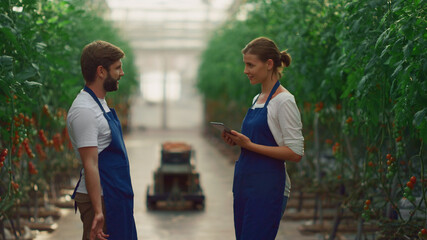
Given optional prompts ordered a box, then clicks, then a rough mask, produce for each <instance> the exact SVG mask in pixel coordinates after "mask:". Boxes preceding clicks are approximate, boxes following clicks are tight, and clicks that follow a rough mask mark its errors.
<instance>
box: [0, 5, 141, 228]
mask: <svg viewBox="0 0 427 240" xmlns="http://www.w3.org/2000/svg"><path fill="white" fill-rule="evenodd" d="M98 11H100V10H95V9H93V8H90V7H88V6H87V2H86V1H83V0H77V1H72V2H70V1H62V0H54V1H51V0H26V1H20V0H9V1H1V4H0V38H1V39H2V41H1V42H0V150H1V152H0V198H1V201H0V216H1V217H0V219H1V220H4V219H7V218H9V217H12V216H14V215H15V214H14V212H15V211H16V210H17V209H18V208H19V205H20V204H30V205H34V206H38V205H37V201H35V199H34V198H31V197H29V196H30V195H31V196H38V195H40V194H44V193H46V194H47V195H49V196H50V197H52V198H54V197H56V191H57V190H58V189H57V188H58V187H60V186H62V185H67V184H69V181H70V179H69V177H68V178H67V176H70V175H75V174H77V172H78V170H79V168H80V166H79V161H78V160H77V158H76V157H75V155H74V152H73V150H72V148H71V147H70V146H71V143H70V140H69V137H68V132H67V130H66V116H67V110H66V109H68V108H69V107H70V105H71V103H72V101H73V99H74V98H75V96H76V95H77V93H78V92H79V91H80V90H81V89H82V88H83V86H84V81H83V79H82V76H81V72H80V63H79V59H80V54H81V50H82V49H83V47H84V46H85V45H86V44H88V43H89V42H92V41H94V40H99V39H102V40H105V41H109V42H112V43H113V44H115V45H117V46H119V47H120V48H122V49H123V50H124V52H125V53H126V58H124V59H123V63H124V64H123V68H124V71H125V72H126V75H125V76H124V77H123V78H124V79H125V81H123V83H121V84H120V91H118V92H117V93H114V94H112V95H111V99H110V106H111V107H114V106H123V107H121V111H118V114H119V115H120V114H126V115H127V108H129V104H130V96H131V94H132V89H135V84H136V83H137V76H136V70H135V67H134V65H133V56H132V51H131V48H130V47H129V44H128V43H127V42H126V41H124V40H123V39H122V38H121V36H119V35H118V33H117V32H118V31H117V29H115V27H114V26H113V24H112V23H111V22H109V21H107V20H105V19H103V18H102V17H101V16H102V14H101V13H100V12H98ZM119 117H122V116H119ZM124 117H127V116H124ZM38 193H40V194H38ZM34 201H35V202H34Z"/></svg>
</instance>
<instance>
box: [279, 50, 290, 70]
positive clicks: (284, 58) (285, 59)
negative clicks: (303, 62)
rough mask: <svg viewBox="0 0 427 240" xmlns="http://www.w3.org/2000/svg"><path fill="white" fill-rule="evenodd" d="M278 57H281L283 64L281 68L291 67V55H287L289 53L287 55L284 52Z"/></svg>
mask: <svg viewBox="0 0 427 240" xmlns="http://www.w3.org/2000/svg"><path fill="white" fill-rule="evenodd" d="M280 55H281V57H280V60H281V61H282V62H283V66H284V67H289V65H291V62H292V58H291V55H289V53H287V52H286V51H282V52H281V53H280Z"/></svg>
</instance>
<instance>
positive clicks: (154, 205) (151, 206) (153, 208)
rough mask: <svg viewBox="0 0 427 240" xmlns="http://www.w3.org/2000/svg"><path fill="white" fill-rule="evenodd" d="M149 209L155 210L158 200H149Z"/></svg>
mask: <svg viewBox="0 0 427 240" xmlns="http://www.w3.org/2000/svg"><path fill="white" fill-rule="evenodd" d="M147 209H148V210H155V209H156V202H153V201H149V200H147Z"/></svg>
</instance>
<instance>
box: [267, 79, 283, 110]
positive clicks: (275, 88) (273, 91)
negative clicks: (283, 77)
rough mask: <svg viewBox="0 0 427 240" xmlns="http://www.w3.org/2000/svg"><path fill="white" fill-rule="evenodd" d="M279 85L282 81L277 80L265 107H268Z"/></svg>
mask: <svg viewBox="0 0 427 240" xmlns="http://www.w3.org/2000/svg"><path fill="white" fill-rule="evenodd" d="M279 86H280V82H279V81H277V82H276V84H274V87H273V89H271V92H270V95H269V96H268V98H267V101H266V102H265V104H264V107H267V105H268V103H269V102H270V100H271V97H273V94H274V93H275V92H276V90H277V89H278V88H279Z"/></svg>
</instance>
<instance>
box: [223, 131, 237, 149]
mask: <svg viewBox="0 0 427 240" xmlns="http://www.w3.org/2000/svg"><path fill="white" fill-rule="evenodd" d="M230 135H231V134H229V133H227V132H226V131H222V133H221V137H222V140H224V142H225V143H227V144H228V145H230V146H236V143H235V142H234V141H233V140H232V139H231V138H230Z"/></svg>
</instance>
